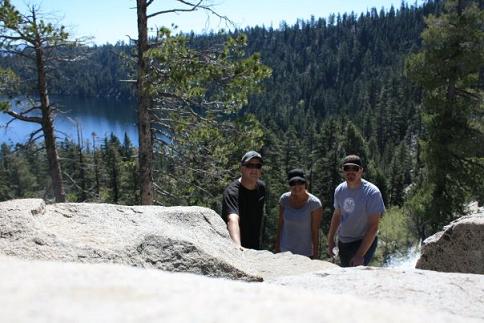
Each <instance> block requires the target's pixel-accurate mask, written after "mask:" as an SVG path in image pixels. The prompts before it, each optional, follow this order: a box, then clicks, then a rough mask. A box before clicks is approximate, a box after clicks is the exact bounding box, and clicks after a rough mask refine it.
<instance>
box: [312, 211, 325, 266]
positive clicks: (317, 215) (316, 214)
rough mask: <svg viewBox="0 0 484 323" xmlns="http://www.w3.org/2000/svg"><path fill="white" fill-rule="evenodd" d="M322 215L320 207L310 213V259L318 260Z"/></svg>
mask: <svg viewBox="0 0 484 323" xmlns="http://www.w3.org/2000/svg"><path fill="white" fill-rule="evenodd" d="M322 214H323V208H321V207H320V208H317V209H316V210H314V211H313V212H311V240H312V242H313V255H312V257H311V258H312V259H318V258H319V226H320V224H321V216H322Z"/></svg>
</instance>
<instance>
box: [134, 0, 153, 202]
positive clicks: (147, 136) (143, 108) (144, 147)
mask: <svg viewBox="0 0 484 323" xmlns="http://www.w3.org/2000/svg"><path fill="white" fill-rule="evenodd" d="M146 11H147V3H146V0H137V13H138V80H137V94H138V123H139V124H138V127H139V128H138V136H139V151H138V163H139V178H138V180H139V185H140V195H141V204H142V205H151V204H153V176H152V174H153V142H152V134H151V122H150V111H149V105H150V98H149V96H148V94H147V91H146V85H147V84H146V60H145V57H144V54H145V53H146V51H147V50H148V29H147V20H148V18H147V17H146Z"/></svg>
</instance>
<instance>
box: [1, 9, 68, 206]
mask: <svg viewBox="0 0 484 323" xmlns="http://www.w3.org/2000/svg"><path fill="white" fill-rule="evenodd" d="M75 44H76V42H73V41H70V40H69V34H68V33H67V32H66V31H65V29H64V26H55V25H53V24H52V23H48V22H46V21H44V20H43V18H42V17H41V16H40V15H39V8H38V7H37V6H35V5H31V6H29V12H28V13H26V14H21V13H20V12H19V11H18V10H17V9H15V7H14V6H13V5H12V4H11V2H10V1H9V0H3V1H1V2H0V47H1V50H2V52H3V53H5V54H9V55H15V56H16V57H17V58H18V59H26V60H27V62H28V64H31V65H32V66H33V67H34V69H35V70H36V74H37V75H36V81H37V82H36V86H35V93H36V95H37V96H38V98H39V101H40V103H39V105H33V106H29V107H27V108H25V109H24V110H22V111H13V110H11V109H9V108H8V107H5V106H4V109H5V110H4V111H5V112H6V113H8V114H9V115H10V116H12V117H13V118H15V119H18V120H22V121H26V122H31V123H36V124H38V125H39V126H40V129H39V130H37V131H36V132H34V133H32V135H31V138H35V137H36V135H37V134H38V133H42V135H43V137H44V143H45V149H46V152H47V161H48V165H49V173H50V176H51V180H52V186H53V190H54V196H55V200H56V202H64V201H65V192H64V184H63V181H62V171H61V166H60V163H59V156H58V151H57V147H56V142H55V130H54V113H55V107H54V106H53V105H52V104H51V102H50V99H49V93H48V86H47V83H48V73H49V72H48V70H49V68H53V69H55V68H54V66H52V64H53V63H55V62H56V61H57V60H60V59H61V57H60V56H61V55H60V54H59V53H60V50H61V49H62V48H66V47H68V46H72V45H75ZM64 58H65V57H64ZM36 112H37V115H36V114H35V113H36ZM39 115H40V116H39Z"/></svg>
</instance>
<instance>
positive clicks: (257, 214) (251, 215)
mask: <svg viewBox="0 0 484 323" xmlns="http://www.w3.org/2000/svg"><path fill="white" fill-rule="evenodd" d="M265 195H266V187H265V184H264V182H262V181H260V180H259V181H257V186H256V188H255V189H254V190H248V189H246V188H245V187H244V186H242V184H241V183H240V182H239V180H238V179H237V180H235V181H233V182H232V183H230V185H229V186H227V188H226V189H225V191H224V197H223V201H222V218H223V219H224V221H225V222H227V217H228V215H229V214H232V213H235V214H238V215H239V227H240V243H241V244H242V247H245V248H250V249H259V248H260V246H259V237H260V231H261V222H262V215H263V212H264V202H265Z"/></svg>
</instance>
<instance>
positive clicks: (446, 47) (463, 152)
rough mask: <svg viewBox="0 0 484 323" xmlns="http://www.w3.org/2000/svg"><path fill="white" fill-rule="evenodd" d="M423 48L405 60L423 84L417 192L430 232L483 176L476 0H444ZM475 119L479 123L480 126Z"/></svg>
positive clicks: (482, 53) (480, 16) (481, 39)
mask: <svg viewBox="0 0 484 323" xmlns="http://www.w3.org/2000/svg"><path fill="white" fill-rule="evenodd" d="M426 23H427V28H426V30H425V31H424V32H423V33H422V39H423V49H422V51H421V52H419V53H417V54H415V55H412V56H411V57H410V58H409V60H408V61H407V71H408V73H409V75H410V76H411V77H412V78H413V79H414V80H415V81H416V82H417V83H418V84H419V85H420V86H422V87H423V89H424V104H423V121H424V124H425V127H426V132H427V133H426V136H425V138H424V139H423V142H422V144H423V159H424V162H425V168H426V176H427V177H426V178H425V180H423V181H422V184H421V186H420V190H421V191H425V194H424V193H423V192H421V193H420V194H418V193H417V195H420V196H426V197H427V198H428V199H426V200H424V201H422V203H424V209H426V210H427V212H428V215H427V219H426V221H427V223H428V226H429V228H430V232H429V233H432V232H435V231H437V230H439V229H440V227H441V226H442V225H443V224H445V223H448V222H450V221H451V220H452V219H453V218H454V217H456V216H458V215H462V214H463V213H464V203H465V202H466V201H467V200H468V198H470V197H475V196H476V195H477V189H478V188H479V187H482V186H481V183H482V182H483V181H484V159H483V157H484V156H482V155H480V154H479V152H478V151H477V149H476V147H480V146H482V142H479V140H480V138H482V122H483V121H482V113H483V106H482V89H480V88H479V86H478V79H479V71H480V68H482V66H484V50H483V48H484V10H483V9H481V8H479V6H478V3H477V1H464V0H448V1H447V2H446V4H445V10H444V13H443V14H442V15H440V16H434V15H431V16H430V17H429V18H428V19H427V20H426ZM479 124H480V126H479Z"/></svg>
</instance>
